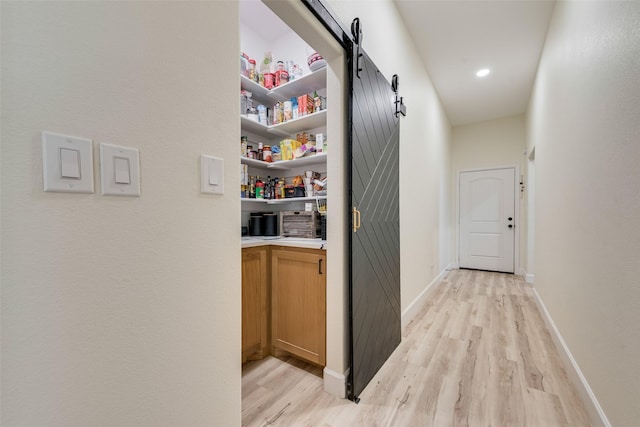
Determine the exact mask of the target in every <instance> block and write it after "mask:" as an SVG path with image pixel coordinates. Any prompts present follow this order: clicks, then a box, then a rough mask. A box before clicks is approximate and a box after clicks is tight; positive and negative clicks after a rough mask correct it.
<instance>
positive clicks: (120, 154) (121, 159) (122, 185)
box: [100, 144, 140, 197]
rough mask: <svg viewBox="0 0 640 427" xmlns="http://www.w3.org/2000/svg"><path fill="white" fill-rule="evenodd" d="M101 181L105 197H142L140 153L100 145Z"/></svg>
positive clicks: (126, 148)
mask: <svg viewBox="0 0 640 427" xmlns="http://www.w3.org/2000/svg"><path fill="white" fill-rule="evenodd" d="M100 180H101V185H102V194H104V195H112V196H134V197H137V196H140V152H139V151H138V150H137V149H135V148H128V147H120V146H119V145H110V144H100Z"/></svg>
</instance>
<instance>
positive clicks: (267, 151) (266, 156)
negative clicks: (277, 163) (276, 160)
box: [262, 145, 273, 163]
mask: <svg viewBox="0 0 640 427" xmlns="http://www.w3.org/2000/svg"><path fill="white" fill-rule="evenodd" d="M271 156H272V154H271V146H270V145H265V146H264V148H263V150H262V160H263V161H265V162H268V163H271V162H272V161H273V157H271Z"/></svg>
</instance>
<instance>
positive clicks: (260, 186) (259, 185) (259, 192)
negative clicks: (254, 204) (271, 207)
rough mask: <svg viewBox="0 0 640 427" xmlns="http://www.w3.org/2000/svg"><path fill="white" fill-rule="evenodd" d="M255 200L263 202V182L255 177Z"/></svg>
mask: <svg viewBox="0 0 640 427" xmlns="http://www.w3.org/2000/svg"><path fill="white" fill-rule="evenodd" d="M256 199H263V200H264V182H262V180H260V177H259V176H256Z"/></svg>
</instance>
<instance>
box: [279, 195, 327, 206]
mask: <svg viewBox="0 0 640 427" xmlns="http://www.w3.org/2000/svg"><path fill="white" fill-rule="evenodd" d="M326 198H327V196H318V197H291V198H289V199H275V200H267V204H268V205H282V204H285V203H292V202H315V201H316V199H318V200H325V199H326Z"/></svg>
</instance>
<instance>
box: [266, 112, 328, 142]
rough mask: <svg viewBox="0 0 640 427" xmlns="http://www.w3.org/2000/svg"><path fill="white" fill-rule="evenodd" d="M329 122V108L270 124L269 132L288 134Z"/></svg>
mask: <svg viewBox="0 0 640 427" xmlns="http://www.w3.org/2000/svg"><path fill="white" fill-rule="evenodd" d="M326 123H327V110H322V111H318V112H315V113H313V114H307V115H306V116H302V117H300V118H297V119H293V120H288V121H286V122H284V123H279V124H277V125H274V126H269V130H268V132H269V133H272V134H274V135H281V136H288V135H292V134H294V133H297V132H300V131H303V130H309V129H315V128H319V127H321V126H325V124H326Z"/></svg>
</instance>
